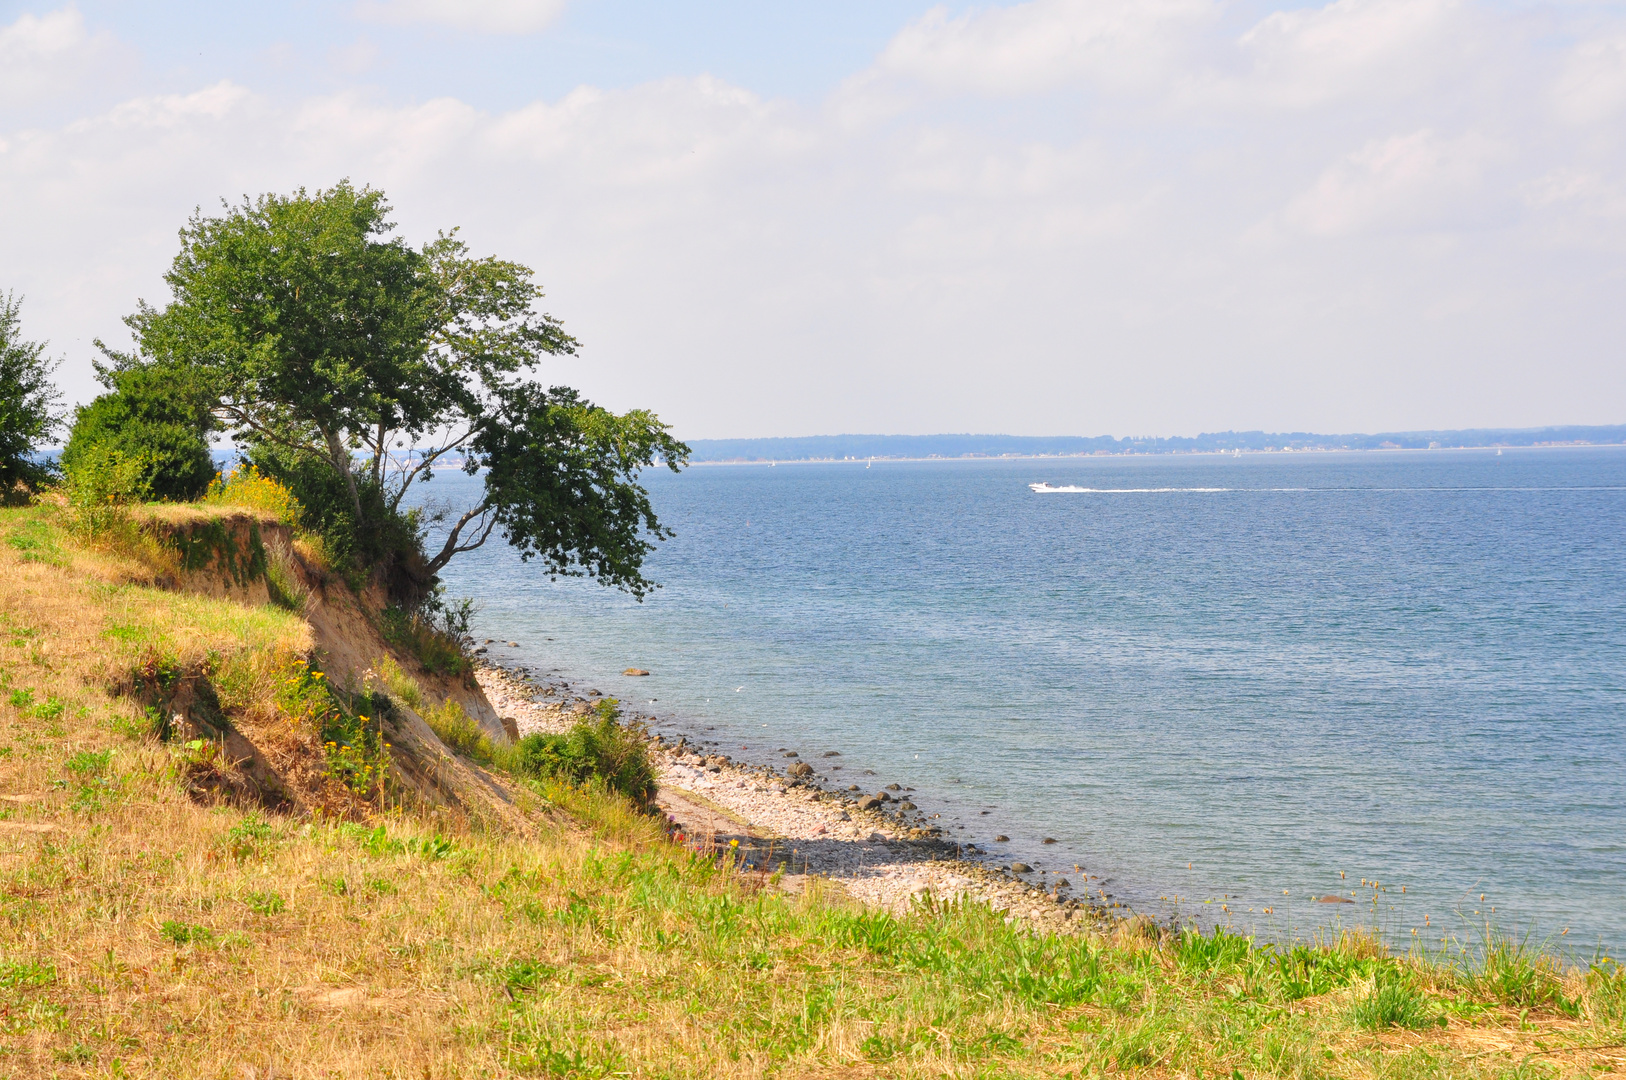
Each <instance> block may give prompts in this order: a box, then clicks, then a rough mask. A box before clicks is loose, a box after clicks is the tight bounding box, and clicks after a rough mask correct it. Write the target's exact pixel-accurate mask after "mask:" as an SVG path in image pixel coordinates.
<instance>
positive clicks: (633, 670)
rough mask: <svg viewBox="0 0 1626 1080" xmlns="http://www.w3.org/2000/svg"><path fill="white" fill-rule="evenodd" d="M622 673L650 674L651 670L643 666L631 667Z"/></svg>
mask: <svg viewBox="0 0 1626 1080" xmlns="http://www.w3.org/2000/svg"><path fill="white" fill-rule="evenodd" d="M621 674H623V675H648V674H649V672H647V671H645V670H644V669H643V668H641V667H630V668H628V669H627V670H625V671H623V672H622V673H621Z"/></svg>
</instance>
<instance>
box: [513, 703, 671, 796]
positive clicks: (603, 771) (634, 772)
mask: <svg viewBox="0 0 1626 1080" xmlns="http://www.w3.org/2000/svg"><path fill="white" fill-rule="evenodd" d="M620 716H621V711H620V706H619V703H618V702H616V700H615V699H614V698H605V699H603V700H602V701H600V702H599V703H598V705H597V706H596V707H595V714H594V717H593V718H592V719H583V720H581V721H579V722H577V723H576V724H575V725H574V726H573V727H571V729H570V730H569V731H567V732H565V733H564V734H562V735H527V736H525V738H523V739H521V740H519V742H518V743H517V744H516V745H515V747H514V751H513V754H512V758H511V760H512V762H513V769H514V771H515V772H517V773H519V774H521V775H522V776H533V777H557V778H559V779H563V780H567V781H569V782H571V783H576V784H584V783H600V784H603V785H604V786H605V787H608V788H610V789H611V790H613V791H618V792H620V793H621V794H622V795H625V796H626V797H627V798H629V799H632V800H633V801H634V802H637V803H645V802H648V801H649V800H650V799H652V798H654V796H655V788H656V783H655V769H654V766H652V765H651V764H650V761H649V752H648V750H647V749H646V746H645V743H644V740H643V738H642V737H641V736H640V735H639V734H638V733H637V732H635V731H632V730H631V729H629V728H627V727H624V726H623V725H622V724H621V722H620Z"/></svg>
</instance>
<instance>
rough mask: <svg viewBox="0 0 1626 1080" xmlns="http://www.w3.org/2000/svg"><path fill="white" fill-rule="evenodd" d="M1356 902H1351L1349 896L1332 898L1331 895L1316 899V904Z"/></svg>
mask: <svg viewBox="0 0 1626 1080" xmlns="http://www.w3.org/2000/svg"><path fill="white" fill-rule="evenodd" d="M1354 902H1355V901H1353V900H1351V899H1350V898H1349V897H1347V896H1330V895H1329V896H1318V897H1316V903H1318V904H1353V903H1354Z"/></svg>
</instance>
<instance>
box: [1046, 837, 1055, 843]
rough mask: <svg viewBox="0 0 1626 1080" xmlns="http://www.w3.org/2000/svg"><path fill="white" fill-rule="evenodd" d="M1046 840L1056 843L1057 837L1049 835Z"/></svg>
mask: <svg viewBox="0 0 1626 1080" xmlns="http://www.w3.org/2000/svg"><path fill="white" fill-rule="evenodd" d="M1044 842H1045V843H1047V844H1054V843H1055V842H1056V838H1055V837H1054V836H1047V837H1045V838H1044Z"/></svg>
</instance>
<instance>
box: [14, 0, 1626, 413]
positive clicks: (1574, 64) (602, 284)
mask: <svg viewBox="0 0 1626 1080" xmlns="http://www.w3.org/2000/svg"><path fill="white" fill-rule="evenodd" d="M342 177H349V178H351V179H352V180H353V181H355V182H356V183H358V184H361V183H365V184H371V185H373V186H375V187H379V188H382V189H383V190H384V191H386V192H387V193H388V195H389V197H390V199H391V201H392V202H393V203H394V205H395V207H396V213H395V218H396V220H397V221H398V222H399V225H400V229H401V232H402V233H403V234H404V235H405V236H407V237H408V238H409V239H411V240H413V241H414V242H417V241H422V240H424V239H427V238H429V237H431V236H433V234H434V232H435V230H436V229H438V228H445V227H449V226H452V225H461V226H462V227H463V236H464V238H465V239H466V240H468V241H469V243H470V244H471V245H472V246H473V247H474V249H475V250H476V251H477V252H479V253H482V254H484V253H491V254H497V255H501V256H504V257H508V258H514V259H519V260H521V261H523V262H526V263H528V264H529V265H531V266H532V267H534V268H535V269H536V271H537V274H538V277H539V279H540V280H541V281H542V282H543V283H544V285H545V286H546V288H547V290H548V300H547V303H546V308H547V310H549V311H551V312H552V313H553V314H555V315H557V316H558V317H560V318H561V319H563V320H564V322H565V325H566V327H567V328H568V329H569V330H570V331H571V332H573V333H574V334H576V335H577V336H578V337H579V338H581V339H582V341H583V342H584V344H585V346H586V348H585V350H584V352H583V354H582V356H581V357H579V358H576V359H572V360H568V361H566V362H563V363H559V364H555V365H550V366H549V367H548V368H547V369H546V370H545V371H544V378H546V379H547V380H549V381H556V382H567V383H571V384H573V385H577V386H579V387H581V388H582V389H583V390H585V391H586V392H587V393H588V394H589V395H590V396H592V397H593V398H594V399H596V400H598V401H600V402H602V403H604V404H606V405H610V406H612V407H614V408H618V409H619V408H626V407H630V406H633V405H642V406H647V407H650V408H653V409H655V410H656V411H657V412H659V413H660V414H661V415H662V416H663V417H664V418H666V419H667V420H669V421H671V422H672V423H674V424H675V426H676V428H677V431H678V433H679V434H680V435H683V436H686V437H691V438H704V437H722V436H748V435H801V434H816V433H837V432H902V433H928V432H952V431H976V432H996V431H998V432H1010V433H1015V434H1083V435H1095V434H1114V435H1126V434H1155V435H1169V434H1193V433H1196V432H1198V431H1204V430H1208V431H1211V430H1222V429H1226V428H1266V429H1270V430H1314V431H1356V430H1361V431H1374V430H1384V429H1390V430H1392V429H1401V428H1419V427H1439V428H1444V427H1469V426H1534V425H1539V424H1549V423H1620V422H1626V5H1623V4H1609V3H1584V2H1576V3H1549V4H1535V3H1501V4H1494V3H1467V2H1460V3H1459V2H1443V0H1338V2H1336V3H1332V4H1327V5H1319V4H1313V3H1312V4H1302V5H1272V4H1265V3H1247V2H1238V3H1215V2H1211V0H1137V2H1125V0H1033V2H1030V3H1017V4H1008V5H981V6H976V7H964V6H958V5H956V6H949V7H930V6H927V5H926V4H922V3H906V2H902V0H855V2H849V0H818V2H807V3H803V4H797V5H792V4H786V3H773V2H770V0H729V2H713V3H691V4H682V3H672V2H666V3H640V2H630V0H627V2H623V0H596V2H595V0H356V2H354V3H339V4H316V3H300V2H292V3H281V4H276V5H271V4H260V5H233V4H227V3H219V2H214V3H203V2H201V0H200V2H189V3H168V4H164V3H152V4H136V3H129V2H121V0H105V2H84V3H79V4H77V5H68V6H59V7H53V6H49V3H48V2H47V3H42V4H18V3H14V2H9V0H0V289H5V288H13V289H16V290H17V291H18V292H20V293H23V294H26V296H27V300H26V302H25V305H24V308H23V317H24V329H25V331H26V332H27V333H28V335H29V336H31V337H35V338H49V339H50V340H51V344H52V349H53V351H55V352H57V353H60V354H61V355H63V356H64V357H66V359H67V363H66V364H65V365H64V368H63V381H64V386H65V389H66V390H67V391H68V393H69V395H70V396H71V397H73V398H75V399H84V398H86V397H88V396H89V395H91V394H92V393H94V392H95V391H96V389H97V388H96V386H95V384H94V382H93V381H92V379H91V377H90V359H91V357H92V356H93V355H94V354H93V350H92V348H91V345H90V342H91V339H92V338H94V337H97V336H101V337H104V338H110V339H113V340H116V341H121V342H122V341H123V340H124V331H123V327H122V326H121V325H120V323H119V319H120V317H121V316H122V315H124V314H126V313H127V312H129V311H130V310H132V309H133V308H134V306H135V303H136V299H137V298H138V297H145V298H146V299H148V300H151V301H155V302H160V303H161V302H162V301H163V300H164V299H165V298H166V294H165V292H164V288H163V283H162V280H161V275H162V272H163V270H164V268H165V267H166V266H167V264H168V262H169V260H170V259H171V258H172V257H173V255H174V253H175V249H176V239H175V232H176V230H177V229H178V228H179V227H180V226H181V225H182V223H183V222H184V221H185V219H186V217H187V215H188V214H189V213H190V212H191V211H192V210H193V208H194V207H197V206H200V205H201V206H204V207H205V208H208V207H215V206H218V205H219V200H220V199H221V197H223V196H224V197H228V198H231V199H234V200H235V199H237V198H240V197H241V196H243V195H244V194H255V193H259V192H263V191H268V190H275V191H284V192H285V191H288V190H290V189H292V188H294V187H297V186H301V185H304V186H307V187H312V188H315V187H322V186H327V185H330V184H332V183H333V182H334V181H336V180H338V179H340V178H342Z"/></svg>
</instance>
